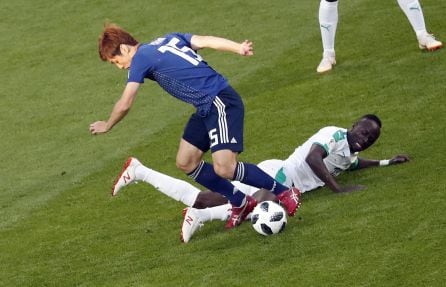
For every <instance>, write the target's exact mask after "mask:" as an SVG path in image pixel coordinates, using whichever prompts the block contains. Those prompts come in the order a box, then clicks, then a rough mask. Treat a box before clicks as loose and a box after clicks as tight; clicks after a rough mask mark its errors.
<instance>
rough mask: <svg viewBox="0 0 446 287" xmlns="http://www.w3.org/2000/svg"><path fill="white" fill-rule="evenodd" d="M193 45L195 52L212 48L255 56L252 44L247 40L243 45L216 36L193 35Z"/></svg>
mask: <svg viewBox="0 0 446 287" xmlns="http://www.w3.org/2000/svg"><path fill="white" fill-rule="evenodd" d="M191 44H192V48H193V49H194V50H199V49H203V48H211V49H214V50H218V51H227V52H232V53H236V54H239V55H242V56H251V55H253V48H252V42H251V41H248V40H245V41H244V42H242V43H237V42H234V41H232V40H228V39H225V38H220V37H215V36H200V35H193V36H192V39H191Z"/></svg>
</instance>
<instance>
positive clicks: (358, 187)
mask: <svg viewBox="0 0 446 287" xmlns="http://www.w3.org/2000/svg"><path fill="white" fill-rule="evenodd" d="M366 188H367V187H366V186H365V185H359V184H356V185H347V186H342V187H341V190H340V191H338V193H345V192H353V191H359V190H363V189H366Z"/></svg>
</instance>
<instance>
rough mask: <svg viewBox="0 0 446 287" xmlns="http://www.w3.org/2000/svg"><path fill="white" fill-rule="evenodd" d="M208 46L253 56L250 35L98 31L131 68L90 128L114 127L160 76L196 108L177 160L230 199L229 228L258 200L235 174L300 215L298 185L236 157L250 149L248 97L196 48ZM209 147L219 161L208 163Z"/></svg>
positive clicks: (121, 64) (108, 53)
mask: <svg viewBox="0 0 446 287" xmlns="http://www.w3.org/2000/svg"><path fill="white" fill-rule="evenodd" d="M203 48H212V49H215V50H220V51H229V52H234V53H236V54H239V55H242V56H251V55H253V47H252V42H250V41H248V40H245V41H244V42H242V43H236V42H233V41H231V40H227V39H224V38H219V37H214V36H199V35H192V34H181V33H173V34H167V35H165V36H163V37H160V38H157V39H155V40H153V41H151V42H148V43H140V42H138V41H137V40H136V39H135V38H134V37H132V36H131V35H130V34H129V33H128V32H126V31H125V30H123V29H122V28H120V27H119V26H116V25H114V24H107V25H106V26H105V28H104V31H103V32H102V33H101V35H100V37H99V56H100V58H101V59H102V60H103V61H108V62H110V63H112V64H115V65H116V66H117V67H118V68H120V69H126V70H128V80H127V84H126V87H125V89H124V92H123V94H122V96H121V98H120V99H119V100H118V101H117V102H116V104H115V106H114V108H113V110H112V112H111V114H110V117H109V118H108V120H106V121H97V122H94V123H92V124H91V125H90V132H91V133H92V134H93V135H98V134H103V133H106V132H108V131H110V130H111V129H112V128H113V126H114V125H115V124H117V123H118V122H119V121H121V120H122V119H123V118H124V117H125V116H126V115H127V113H128V111H129V110H130V108H131V106H132V104H133V102H134V100H135V97H136V94H137V92H138V89H139V87H140V85H141V84H143V83H144V80H145V79H150V80H152V81H155V82H157V83H158V84H159V85H160V86H161V87H162V88H163V89H164V90H165V91H166V92H168V93H169V94H170V95H172V96H174V97H176V98H178V99H179V100H181V101H184V102H186V103H189V104H192V105H193V106H194V107H195V108H196V112H195V113H194V114H193V115H192V116H191V117H190V119H189V122H188V123H187V125H186V127H185V129H184V133H183V136H182V139H181V141H180V145H179V149H178V153H177V158H176V164H177V167H178V168H180V169H181V170H182V171H183V172H185V173H186V174H187V175H189V176H190V177H191V178H193V179H194V180H195V181H196V182H198V183H200V184H201V185H203V186H205V187H206V188H208V189H209V190H212V191H215V192H218V193H220V194H222V195H224V196H225V197H226V198H227V199H228V200H229V202H230V203H231V204H232V214H231V216H230V218H229V220H228V222H227V224H226V228H233V227H235V226H237V225H239V224H240V223H241V222H243V220H244V218H245V217H246V216H247V215H248V213H249V212H251V211H252V209H254V207H255V205H256V204H257V203H256V201H255V199H254V198H252V197H250V196H245V194H244V193H242V192H240V191H239V190H238V189H237V188H236V187H235V186H234V185H233V184H232V183H231V182H230V181H229V180H228V179H230V180H237V181H240V182H242V183H245V184H248V185H251V186H255V187H258V188H264V189H266V190H270V191H271V192H272V193H273V194H275V195H277V197H278V199H279V200H280V201H281V203H282V204H283V205H284V206H285V208H286V209H287V212H288V214H289V215H291V216H292V215H294V214H295V212H296V209H297V208H298V207H299V206H300V202H299V196H300V192H299V190H298V189H297V188H288V187H286V186H284V185H283V184H281V183H279V182H278V181H276V180H275V179H274V178H272V177H270V176H269V175H268V174H267V173H265V172H264V171H262V170H261V169H260V168H259V167H257V166H256V165H253V164H250V163H246V162H239V161H238V160H237V155H238V154H239V153H240V152H242V151H243V122H244V106H243V102H242V100H241V98H240V96H239V95H238V94H237V92H236V91H235V90H234V89H233V88H232V87H231V86H230V85H229V83H228V81H227V80H226V79H225V78H224V77H223V76H222V75H220V74H219V73H218V72H216V71H215V70H214V69H212V68H211V67H210V66H209V65H208V64H207V63H206V62H205V61H204V60H203V58H202V57H201V56H200V55H199V54H197V51H198V50H200V49H203ZM209 149H210V150H211V152H212V162H213V164H210V163H207V162H204V161H203V155H204V153H205V152H207V151H208V150H209ZM132 164H133V163H132V160H131V159H130V160H128V161H127V162H126V164H125V166H124V168H123V171H122V176H121V177H120V178H121V180H124V181H125V180H126V178H127V177H126V171H127V169H128V167H129V166H131V165H132ZM113 193H114V189H113Z"/></svg>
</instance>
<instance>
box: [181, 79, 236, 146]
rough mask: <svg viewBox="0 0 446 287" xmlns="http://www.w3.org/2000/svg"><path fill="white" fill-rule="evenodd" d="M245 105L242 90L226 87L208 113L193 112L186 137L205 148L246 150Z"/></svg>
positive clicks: (184, 136) (189, 141)
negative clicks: (239, 91)
mask: <svg viewBox="0 0 446 287" xmlns="http://www.w3.org/2000/svg"><path fill="white" fill-rule="evenodd" d="M244 117H245V108H244V106H243V102H242V99H241V98H240V96H239V94H238V93H237V92H236V91H235V90H234V89H233V88H231V87H230V86H228V87H226V88H225V89H223V90H222V91H221V92H220V93H219V94H218V96H217V97H216V98H215V99H214V102H213V103H212V107H211V110H210V112H209V114H208V115H207V116H205V117H202V116H200V115H198V114H197V113H195V114H193V115H192V116H191V117H190V119H189V122H188V123H187V125H186V127H185V129H184V133H183V139H184V140H186V141H187V142H188V143H190V144H192V145H193V146H195V147H197V148H199V149H200V150H201V151H203V152H207V151H208V150H209V149H211V152H215V151H218V150H223V149H229V150H231V151H233V152H242V151H243V121H244Z"/></svg>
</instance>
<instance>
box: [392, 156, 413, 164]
mask: <svg viewBox="0 0 446 287" xmlns="http://www.w3.org/2000/svg"><path fill="white" fill-rule="evenodd" d="M409 160H410V158H409V156H407V155H405V154H400V155H397V156H395V157H394V158H392V159H391V160H389V164H399V163H404V162H408V161H409Z"/></svg>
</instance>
